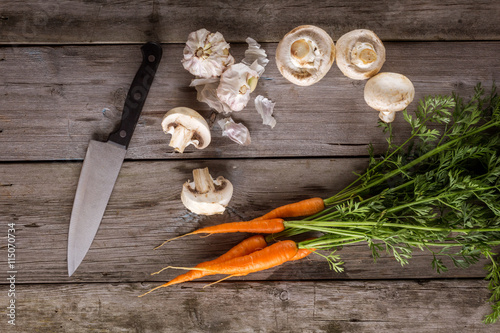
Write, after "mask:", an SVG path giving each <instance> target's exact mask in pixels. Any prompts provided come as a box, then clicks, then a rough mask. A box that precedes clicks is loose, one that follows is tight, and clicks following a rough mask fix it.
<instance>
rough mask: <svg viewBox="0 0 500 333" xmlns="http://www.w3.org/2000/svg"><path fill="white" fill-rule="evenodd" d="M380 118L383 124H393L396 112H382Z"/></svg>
mask: <svg viewBox="0 0 500 333" xmlns="http://www.w3.org/2000/svg"><path fill="white" fill-rule="evenodd" d="M378 117H379V118H380V120H382V121H383V122H386V123H392V122H393V121H394V119H395V118H396V112H384V111H380V113H379V115H378Z"/></svg>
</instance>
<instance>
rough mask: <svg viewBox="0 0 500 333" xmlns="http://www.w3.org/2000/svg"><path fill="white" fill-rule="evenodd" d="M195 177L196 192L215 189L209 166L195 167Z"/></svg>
mask: <svg viewBox="0 0 500 333" xmlns="http://www.w3.org/2000/svg"><path fill="white" fill-rule="evenodd" d="M193 178H194V188H195V189H196V192H198V193H200V194H203V193H208V192H213V191H215V185H214V181H213V179H212V176H210V172H209V171H208V168H203V169H194V170H193Z"/></svg>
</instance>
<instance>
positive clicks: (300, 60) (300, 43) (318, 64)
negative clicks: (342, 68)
mask: <svg viewBox="0 0 500 333" xmlns="http://www.w3.org/2000/svg"><path fill="white" fill-rule="evenodd" d="M334 61H335V45H334V43H333V40H332V38H331V37H330V36H329V35H328V34H327V33H326V31H324V30H323V29H321V28H318V27H316V26H312V25H302V26H299V27H297V28H295V29H293V30H292V31H290V32H289V33H287V34H286V35H285V36H284V37H283V39H281V41H280V42H279V44H278V47H277V49H276V65H277V66H278V69H279V71H280V73H281V75H283V76H284V77H285V78H286V79H287V80H289V81H290V82H292V83H294V84H296V85H299V86H310V85H312V84H314V83H316V82H318V81H319V80H321V79H322V78H323V77H324V76H325V75H326V73H328V71H329V70H330V68H331V67H332V64H333V62H334Z"/></svg>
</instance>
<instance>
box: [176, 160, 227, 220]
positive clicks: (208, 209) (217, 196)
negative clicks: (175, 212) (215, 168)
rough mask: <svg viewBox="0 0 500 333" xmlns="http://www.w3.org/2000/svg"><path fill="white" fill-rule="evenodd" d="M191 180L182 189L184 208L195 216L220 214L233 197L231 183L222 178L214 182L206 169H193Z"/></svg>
mask: <svg viewBox="0 0 500 333" xmlns="http://www.w3.org/2000/svg"><path fill="white" fill-rule="evenodd" d="M193 178H194V180H193V181H192V182H190V181H187V182H186V183H184V185H183V187H182V192H181V200H182V203H183V204H184V206H185V207H186V208H187V209H189V210H190V211H191V212H193V213H195V214H200V215H214V214H222V213H223V212H224V210H225V209H226V206H227V205H228V203H229V201H230V200H231V197H232V195H233V185H232V184H231V182H230V181H229V180H227V179H225V178H224V177H222V176H219V177H217V179H215V180H214V179H213V178H212V176H211V175H210V172H209V170H208V168H203V169H194V170H193Z"/></svg>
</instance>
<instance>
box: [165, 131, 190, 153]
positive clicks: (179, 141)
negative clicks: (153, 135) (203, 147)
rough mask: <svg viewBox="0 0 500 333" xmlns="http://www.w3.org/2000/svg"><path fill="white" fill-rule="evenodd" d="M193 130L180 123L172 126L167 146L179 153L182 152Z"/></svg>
mask: <svg viewBox="0 0 500 333" xmlns="http://www.w3.org/2000/svg"><path fill="white" fill-rule="evenodd" d="M194 132H195V131H194V130H190V129H188V128H186V127H184V126H182V125H178V126H176V127H175V128H174V131H173V132H172V138H171V139H170V144H169V146H170V147H172V148H174V149H175V150H176V151H178V152H179V153H182V152H184V149H186V147H187V145H188V144H189V142H190V141H191V138H192V137H193V134H194Z"/></svg>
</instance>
